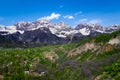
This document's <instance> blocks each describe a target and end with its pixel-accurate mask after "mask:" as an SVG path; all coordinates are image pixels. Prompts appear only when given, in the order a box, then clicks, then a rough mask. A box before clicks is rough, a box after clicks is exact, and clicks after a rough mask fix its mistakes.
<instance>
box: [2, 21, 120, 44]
mask: <svg viewBox="0 0 120 80" xmlns="http://www.w3.org/2000/svg"><path fill="white" fill-rule="evenodd" d="M119 29H120V25H112V26H108V27H104V26H101V25H100V24H78V25H77V26H76V27H75V28H73V27H71V26H70V25H69V24H66V23H64V22H60V23H52V22H51V21H49V20H45V19H41V20H37V21H34V22H18V23H16V24H14V25H12V26H3V25H0V36H1V37H2V38H1V40H0V42H1V43H4V41H7V42H10V44H13V43H16V44H18V43H20V45H26V44H29V45H48V44H63V43H71V42H77V41H79V40H81V39H83V38H86V37H93V36H96V35H99V34H107V33H112V32H113V31H116V30H119Z"/></svg>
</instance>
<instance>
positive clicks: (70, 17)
mask: <svg viewBox="0 0 120 80" xmlns="http://www.w3.org/2000/svg"><path fill="white" fill-rule="evenodd" d="M63 18H65V19H74V16H71V15H66V16H63Z"/></svg>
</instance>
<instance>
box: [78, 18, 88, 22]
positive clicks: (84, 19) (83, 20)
mask: <svg viewBox="0 0 120 80" xmlns="http://www.w3.org/2000/svg"><path fill="white" fill-rule="evenodd" d="M78 22H79V23H87V22H88V19H87V18H83V19H80V20H79V21H78Z"/></svg>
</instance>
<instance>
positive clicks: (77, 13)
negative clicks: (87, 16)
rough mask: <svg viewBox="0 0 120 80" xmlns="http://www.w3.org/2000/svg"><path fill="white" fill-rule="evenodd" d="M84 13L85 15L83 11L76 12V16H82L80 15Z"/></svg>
mask: <svg viewBox="0 0 120 80" xmlns="http://www.w3.org/2000/svg"><path fill="white" fill-rule="evenodd" d="M82 13H83V12H82V11H79V12H76V13H75V16H78V15H80V14H82Z"/></svg>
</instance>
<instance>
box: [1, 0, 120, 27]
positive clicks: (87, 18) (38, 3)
mask: <svg viewBox="0 0 120 80" xmlns="http://www.w3.org/2000/svg"><path fill="white" fill-rule="evenodd" d="M41 18H45V19H46V18H47V19H49V20H51V21H53V22H60V21H64V22H66V23H68V24H70V25H72V26H75V25H76V24H78V23H99V24H102V25H103V26H108V25H112V24H120V0H0V24H2V25H12V24H14V23H16V22H19V21H35V20H37V19H41Z"/></svg>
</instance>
